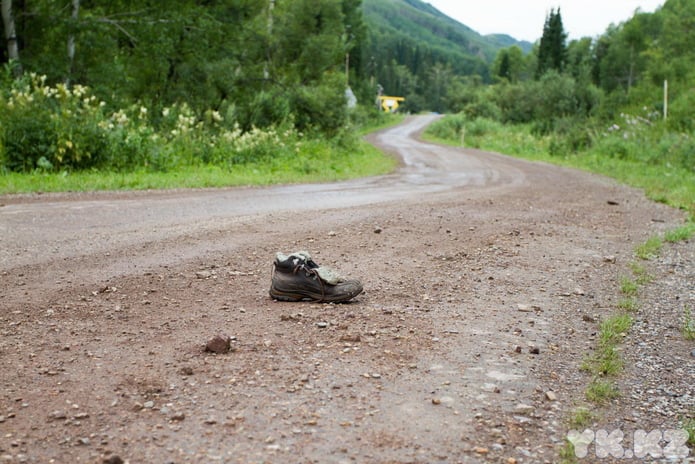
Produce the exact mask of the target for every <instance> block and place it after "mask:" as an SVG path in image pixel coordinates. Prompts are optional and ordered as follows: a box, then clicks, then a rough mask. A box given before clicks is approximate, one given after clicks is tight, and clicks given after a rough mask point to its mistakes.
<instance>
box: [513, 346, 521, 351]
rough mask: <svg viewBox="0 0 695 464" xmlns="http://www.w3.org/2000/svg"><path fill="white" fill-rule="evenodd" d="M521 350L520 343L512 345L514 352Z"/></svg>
mask: <svg viewBox="0 0 695 464" xmlns="http://www.w3.org/2000/svg"><path fill="white" fill-rule="evenodd" d="M521 350H522V348H521V346H520V345H516V346H515V347H514V352H515V353H521Z"/></svg>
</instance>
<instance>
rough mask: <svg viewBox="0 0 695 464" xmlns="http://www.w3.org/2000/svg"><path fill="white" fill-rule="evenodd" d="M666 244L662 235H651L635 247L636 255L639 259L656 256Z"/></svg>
mask: <svg viewBox="0 0 695 464" xmlns="http://www.w3.org/2000/svg"><path fill="white" fill-rule="evenodd" d="M663 246H664V242H663V240H662V239H661V237H657V236H653V237H649V238H648V239H647V241H646V242H644V243H643V244H641V245H639V246H638V247H637V248H636V249H635V255H637V257H638V258H639V259H642V260H645V261H646V260H649V259H653V258H656V257H657V256H659V252H660V251H661V248H662V247H663Z"/></svg>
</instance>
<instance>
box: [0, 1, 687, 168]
mask: <svg viewBox="0 0 695 464" xmlns="http://www.w3.org/2000/svg"><path fill="white" fill-rule="evenodd" d="M1 2H2V3H1V6H2V19H3V22H2V30H1V31H0V32H1V35H0V36H2V37H4V39H5V46H4V47H0V63H4V64H5V67H4V69H5V71H4V72H3V73H0V106H2V105H4V106H3V109H4V110H3V111H2V112H0V113H2V114H0V123H2V124H3V127H4V129H5V135H4V136H3V135H2V134H0V155H2V151H3V150H2V149H3V147H4V151H5V153H8V152H9V149H8V148H7V147H8V144H9V143H14V142H15V139H17V134H19V135H21V134H25V133H26V134H31V133H33V132H32V131H34V130H38V129H40V127H38V125H40V124H39V122H37V121H36V119H37V118H33V119H32V118H31V117H29V115H31V114H35V110H34V109H31V108H29V107H24V110H23V111H24V113H22V114H25V115H27V117H26V119H22V118H21V117H19V116H18V115H15V117H13V118H10V116H9V114H10V112H9V107H8V106H7V105H8V104H10V103H14V102H16V101H19V100H17V98H18V97H17V96H18V95H19V96H23V97H22V98H24V100H22V101H23V102H25V103H26V102H27V101H29V100H31V98H29V97H31V95H29V94H28V93H27V92H29V91H30V89H32V88H33V89H34V90H33V91H34V92H36V91H39V90H40V91H42V92H44V93H46V92H48V93H50V92H58V90H55V89H54V90H46V89H47V88H48V87H47V86H46V85H44V84H49V85H53V86H56V85H62V86H65V87H64V89H68V90H69V89H71V88H74V86H86V87H88V88H89V91H90V92H91V94H92V95H93V96H94V97H95V98H97V99H98V100H100V101H101V102H102V106H103V107H104V108H103V110H99V109H98V108H96V109H95V108H91V107H90V110H89V114H91V115H93V116H94V115H96V116H94V118H96V120H98V123H99V124H102V123H103V124H102V126H108V124H109V123H108V122H107V121H106V120H107V119H113V118H114V117H116V116H114V115H117V114H118V113H119V111H121V109H123V108H125V107H127V106H129V105H136V106H137V108H135V109H133V110H132V111H131V114H130V116H131V120H133V118H134V117H137V118H140V119H143V118H146V119H147V123H148V126H147V130H148V131H154V132H156V131H161V130H165V129H166V130H170V129H171V127H173V126H172V123H171V115H169V116H165V115H164V113H167V114H169V113H168V111H169V109H170V108H175V107H176V108H181V107H177V106H176V105H182V104H185V105H186V107H187V108H188V109H186V108H183V109H181V111H180V113H181V114H180V115H181V117H182V118H188V117H191V116H190V115H191V114H193V115H195V116H194V117H195V118H197V120H198V121H199V122H205V120H206V118H207V120H209V121H213V120H214V121H213V122H215V124H216V126H215V127H218V126H221V128H222V129H226V130H229V131H235V130H237V128H238V130H240V131H241V132H249V131H251V130H252V129H253V128H266V127H277V126H281V125H287V126H291V127H292V128H293V130H298V131H301V132H307V133H316V134H320V135H321V136H322V137H329V138H330V137H336V136H339V134H340V133H341V131H343V130H344V128H345V127H346V124H347V123H348V120H349V114H350V113H349V111H348V108H347V105H346V98H345V91H346V88H347V87H348V85H349V86H350V87H351V88H352V89H353V90H354V91H355V93H356V94H357V96H358V101H360V102H362V103H363V104H364V105H366V106H370V107H371V106H372V105H373V102H374V97H375V94H376V92H377V88H379V86H381V87H382V88H383V91H384V92H385V93H390V94H394V95H399V96H404V97H406V101H405V102H404V105H403V106H402V108H404V109H405V110H406V111H413V112H416V111H424V110H429V111H439V112H455V113H463V114H466V115H468V116H469V117H471V118H476V117H486V118H491V119H495V120H498V121H501V122H505V123H530V124H533V125H534V126H535V127H536V128H537V131H538V132H539V133H551V132H554V133H561V134H565V135H567V137H566V139H567V140H568V142H567V149H569V150H572V149H576V148H581V146H583V145H586V144H587V143H590V138H591V130H592V127H593V126H597V127H598V126H606V125H607V123H608V122H609V121H611V122H612V121H617V120H618V119H620V117H621V114H632V115H635V117H639V118H643V119H645V120H649V121H651V122H654V121H656V120H657V119H659V118H662V115H663V114H664V112H665V111H664V110H665V109H666V108H664V99H663V90H662V89H663V86H664V81H668V83H669V103H668V118H667V122H666V126H665V127H667V128H668V129H669V130H671V131H677V132H681V133H683V134H686V135H688V134H690V135H692V131H693V129H695V128H694V127H693V124H695V123H694V122H693V118H692V117H691V108H692V107H693V104H694V103H695V91H693V88H692V85H691V84H690V83H692V82H693V80H694V78H695V71H694V70H695V66H693V65H695V48H693V46H692V45H693V44H695V32H694V31H693V28H692V24H691V23H692V18H693V17H695V2H693V1H692V0H668V1H666V3H665V4H664V5H663V7H661V8H659V9H658V10H657V11H656V12H654V13H644V12H640V11H636V12H635V14H634V16H633V17H632V18H630V19H629V20H628V21H626V22H624V23H622V24H619V25H612V26H610V27H609V28H608V29H607V30H606V32H605V33H604V34H602V35H600V36H599V37H595V38H588V37H587V38H582V39H580V40H573V41H570V42H569V43H568V41H567V35H566V33H565V31H564V27H563V23H562V15H561V11H560V10H559V9H557V10H552V11H551V12H550V14H549V15H548V16H547V18H546V21H545V24H544V25H543V34H542V38H541V40H540V41H539V42H538V43H536V44H535V45H534V47H533V49H532V50H531V51H530V52H525V51H524V50H522V49H521V48H519V47H518V46H511V47H506V48H502V49H500V50H499V51H498V52H497V53H496V55H495V56H494V58H488V56H489V51H487V50H484V49H482V48H480V45H477V44H474V43H472V42H471V41H470V40H469V39H468V38H466V37H461V36H459V35H457V34H455V33H454V32H453V29H449V25H447V24H446V23H442V24H444V26H440V25H436V27H439V28H441V30H442V31H444V33H445V35H447V36H451V37H454V36H455V37H456V40H457V41H458V43H460V44H461V49H460V50H454V51H455V52H456V53H448V52H447V50H445V49H444V48H443V46H442V45H441V42H439V41H435V40H434V39H432V40H430V39H427V35H426V34H425V35H423V36H422V37H421V38H420V39H418V41H415V42H413V41H412V40H409V39H408V38H407V37H405V36H404V35H403V34H402V33H398V34H397V33H395V32H393V30H391V29H384V30H379V29H377V28H375V27H373V26H368V25H367V23H366V22H365V19H364V14H363V13H364V5H363V4H362V0H264V1H258V0H205V1H193V0H32V1H31V2H30V1H28V0H1ZM410 3H417V2H415V0H411V2H410ZM375 4H376V2H375ZM398 22H399V20H396V21H393V22H392V23H393V24H395V25H397V24H398ZM32 74H35V75H39V76H45V82H43V83H41V85H36V84H35V83H34V84H32V83H31V82H30V81H32V79H33V78H31V77H29V76H31V75H32ZM22 80H24V81H22ZM22 82H24V83H23V84H22ZM32 85H33V87H32ZM28 89H29V90H28ZM13 92H14V93H13ZM27 95H29V97H27ZM71 96H72V97H71V98H73V97H74V96H75V95H74V94H71ZM47 101H48V100H47ZM51 101H52V102H54V103H53V104H55V99H54V100H51ZM65 101H67V100H65ZM71 101H72V100H71ZM70 104H71V105H75V104H76V103H75V102H72V103H70ZM138 108H147V109H148V112H147V114H146V115H143V113H142V112H141V111H140V110H139V109H138ZM73 110H75V111H73ZM82 110H84V108H83V109H82ZM82 110H80V111H82ZM14 111H18V110H17V109H16V107H15V110H14ZM52 111H53V113H51V114H47V115H46V117H45V118H44V119H45V121H46V124H49V123H50V121H54V120H55V118H56V117H60V118H63V120H64V121H63V123H62V124H61V125H58V124H57V123H55V121H54V122H52V123H51V124H52V126H51V130H58V129H56V127H60V130H61V131H67V130H68V128H69V127H70V126H71V124H72V122H71V123H70V124H68V123H67V122H65V121H72V119H70V118H74V113H75V112H76V111H77V109H75V108H67V109H66V108H65V107H60V106H56V107H55V108H54V109H53V110H52ZM85 111H86V110H85ZM99 111H102V113H100V114H97V113H98V112H99ZM108 112H110V113H108ZM211 114H212V115H216V116H215V118H213V119H211V117H210V115H211ZM56 115H58V116H56ZM205 115H207V116H205ZM38 119H39V120H41V118H38ZM116 119H117V117H116ZM22 121H23V122H22ZM22 124H24V126H22ZM95 124H96V123H95ZM100 127H101V126H100ZM37 128H38V129H37ZM218 128H219V127H218ZM10 129H12V130H15V132H13V133H12V134H14V135H12V136H11V137H10V135H8V134H9V132H8V131H9V130H10ZM171 130H174V129H171ZM216 130H217V129H216ZM95 131H96V130H95ZM0 132H2V131H0ZM87 132H89V131H87ZM69 135H70V134H63V135H61V136H60V137H62V138H64V139H66V140H67V138H68V136H69ZM3 137H4V139H3ZM22 137H24V136H22ZM27 137H28V136H27ZM20 138H21V137H20ZM87 138H92V139H98V138H99V137H98V136H96V135H94V136H90V137H87ZM10 139H12V140H10ZM131 139H132V137H131V138H127V140H131ZM679 140H680V139H679ZM684 140H686V141H687V140H689V139H684ZM689 143H690V142H688V143H686V145H687V146H690V145H688V144H689ZM51 144H52V145H51ZM34 145H37V146H41V147H43V146H44V145H51V147H52V148H51V147H49V148H50V149H49V148H46V149H45V150H44V152H46V153H48V152H49V151H50V150H53V151H54V152H55V151H56V150H58V143H57V142H50V141H41V142H35V143H34ZM44 148H45V147H44ZM13 150H14V148H13ZM32 150H33V148H32ZM686 151H687V150H686ZM44 152H41V153H44ZM89 153H91V151H90V150H87V149H85V155H84V156H87V155H89ZM18 156H20V155H18ZM41 156H43V155H41ZM56 156H57V155H56ZM56 156H54V157H53V160H54V161H53V164H55V163H59V162H60V159H59V158H60V156H58V157H56ZM90 156H91V155H90ZM32 157H33V158H32V159H33V160H34V161H33V162H31V163H28V164H21V163H20V164H21V166H25V167H26V166H28V167H29V168H31V167H32V166H35V165H36V163H35V161H36V160H38V159H40V156H38V155H32ZM682 158H683V157H682ZM80 159H84V158H83V157H82V155H81V158H80ZM683 163H684V164H686V165H687V166H689V167H691V168H692V166H693V157H692V155H690V156H689V157H684V161H683Z"/></svg>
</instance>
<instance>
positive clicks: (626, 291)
mask: <svg viewBox="0 0 695 464" xmlns="http://www.w3.org/2000/svg"><path fill="white" fill-rule="evenodd" d="M637 289H638V285H637V282H636V281H634V280H632V279H631V278H629V277H627V276H622V277H621V278H620V292H621V293H622V294H623V295H625V296H628V297H631V296H636V295H637Z"/></svg>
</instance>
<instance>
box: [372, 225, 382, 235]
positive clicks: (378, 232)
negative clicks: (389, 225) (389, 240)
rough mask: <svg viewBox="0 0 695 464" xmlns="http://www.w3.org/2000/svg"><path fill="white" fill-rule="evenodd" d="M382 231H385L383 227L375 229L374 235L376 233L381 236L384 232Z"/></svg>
mask: <svg viewBox="0 0 695 464" xmlns="http://www.w3.org/2000/svg"><path fill="white" fill-rule="evenodd" d="M382 230H383V229H382V228H381V227H378V226H377V227H375V228H374V233H375V234H380V233H381V232H382Z"/></svg>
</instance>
